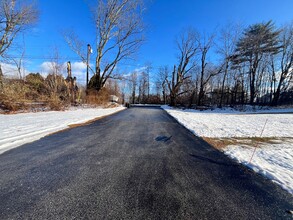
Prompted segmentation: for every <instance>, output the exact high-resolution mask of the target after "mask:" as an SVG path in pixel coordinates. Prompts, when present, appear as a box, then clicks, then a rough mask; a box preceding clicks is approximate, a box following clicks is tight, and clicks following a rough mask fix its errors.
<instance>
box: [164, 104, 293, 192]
mask: <svg viewBox="0 0 293 220" xmlns="http://www.w3.org/2000/svg"><path fill="white" fill-rule="evenodd" d="M162 108H163V109H164V110H166V111H167V112H168V113H169V114H170V115H171V116H172V117H174V118H175V119H176V120H177V121H178V122H179V123H181V124H182V125H184V126H185V127H186V128H187V129H189V130H190V131H192V132H193V133H194V134H195V135H197V136H201V137H209V138H218V139H221V138H234V139H235V138H236V139H237V138H251V137H270V138H273V139H275V140H276V141H275V143H274V142H273V141H270V142H268V143H262V144H261V145H259V146H258V148H257V149H256V152H255V155H254V156H253V159H252V161H251V162H250V159H251V156H252V154H253V151H254V149H255V148H254V146H251V145H250V146H249V145H245V144H240V143H239V144H236V145H230V146H228V147H226V148H224V149H223V151H224V153H225V154H227V155H228V156H229V157H231V158H233V159H235V160H236V161H238V162H239V163H242V164H244V165H246V166H248V167H249V168H251V169H252V170H254V171H255V172H258V173H260V174H262V175H264V176H266V177H267V178H269V179H271V180H272V181H273V182H275V183H277V184H279V185H280V186H281V187H283V188H284V189H285V190H287V191H288V192H289V193H291V194H293V126H292V125H293V114H292V113H293V109H292V108H291V109H290V108H288V109H266V110H248V111H246V112H239V111H235V110H233V109H224V110H221V109H216V110H213V111H211V110H208V111H199V110H191V109H188V110H180V109H173V108H170V107H168V106H162ZM280 113H288V114H280ZM265 124H266V126H265ZM262 130H263V133H262ZM261 134H262V135H261ZM259 147H260V148H259Z"/></svg>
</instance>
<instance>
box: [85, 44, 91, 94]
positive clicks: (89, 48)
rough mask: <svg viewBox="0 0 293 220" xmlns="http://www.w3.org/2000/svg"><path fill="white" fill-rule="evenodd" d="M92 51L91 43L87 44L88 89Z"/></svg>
mask: <svg viewBox="0 0 293 220" xmlns="http://www.w3.org/2000/svg"><path fill="white" fill-rule="evenodd" d="M91 53H92V48H91V45H90V44H88V45H87V59H86V89H88V85H89V60H90V54H91Z"/></svg>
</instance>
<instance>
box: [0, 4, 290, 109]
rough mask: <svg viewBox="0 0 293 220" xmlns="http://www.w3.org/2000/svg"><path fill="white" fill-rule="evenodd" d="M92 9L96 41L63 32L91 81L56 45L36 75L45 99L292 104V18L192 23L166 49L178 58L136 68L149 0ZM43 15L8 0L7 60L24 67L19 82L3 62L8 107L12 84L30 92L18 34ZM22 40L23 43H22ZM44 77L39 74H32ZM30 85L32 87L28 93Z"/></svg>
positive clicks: (0, 35)
mask: <svg viewBox="0 0 293 220" xmlns="http://www.w3.org/2000/svg"><path fill="white" fill-rule="evenodd" d="M88 9H89V12H90V13H91V21H92V24H93V25H92V30H93V33H95V35H94V36H92V37H93V38H94V43H91V45H90V44H89V43H88V42H87V43H86V41H85V40H84V39H83V38H82V37H83V35H82V34H81V33H77V32H75V31H74V30H67V31H63V32H62V35H63V43H64V44H65V45H66V46H67V47H68V48H70V49H71V50H72V51H73V52H74V54H75V55H76V56H77V57H78V61H79V62H81V63H82V64H84V65H85V66H86V71H87V72H83V73H82V74H83V75H84V77H86V81H85V82H81V81H80V79H79V78H74V76H73V75H71V69H70V74H69V72H68V71H67V72H66V70H65V69H66V67H65V66H66V65H67V63H70V61H69V62H68V60H65V58H64V57H62V56H61V55H60V54H59V51H58V47H56V49H55V50H54V51H55V52H54V55H53V58H52V59H51V60H46V62H47V63H49V64H50V66H51V68H50V70H47V72H46V74H44V75H38V77H37V79H36V80H37V81H38V80H40V78H42V80H41V81H45V80H46V85H45V86H44V85H41V86H42V87H46V91H47V92H46V93H45V94H47V97H46V101H48V100H50V102H51V101H52V100H55V101H54V102H55V103H60V105H64V104H65V103H69V104H76V103H81V104H82V103H95V104H97V103H101V102H107V101H108V96H111V95H114V96H117V97H119V98H120V99H119V102H120V103H121V104H124V103H125V102H128V103H133V104H135V103H140V104H148V103H155V104H169V105H171V106H177V105H182V106H185V107H196V108H205V107H212V106H213V107H214V106H217V107H220V108H221V107H223V106H236V105H247V104H249V105H272V106H276V105H287V104H288V105H291V104H293V82H292V81H293V74H292V65H293V24H292V23H291V24H286V25H283V26H277V25H275V23H274V22H273V21H266V22H259V23H254V24H250V25H247V26H240V25H237V24H236V23H235V24H233V23H230V24H229V25H226V26H222V27H218V28H217V29H216V30H215V31H214V32H212V33H204V32H202V31H200V30H197V29H196V27H189V28H185V29H183V30H181V31H180V32H179V33H178V35H177V36H173V38H174V39H175V43H174V44H173V45H169V47H170V48H172V47H173V48H174V52H175V53H176V55H175V56H174V55H173V54H171V53H167V54H166V56H168V57H169V58H170V60H172V59H171V58H172V57H174V58H176V60H175V61H172V62H169V63H167V62H166V63H160V65H152V63H156V60H151V59H149V58H148V60H147V61H148V62H145V63H147V64H139V65H140V67H139V68H135V65H136V64H134V65H133V62H134V61H135V62H138V61H136V60H135V58H136V56H137V54H138V52H139V49H140V48H141V46H142V45H143V44H144V43H147V39H146V38H145V33H146V28H145V26H146V25H145V22H144V20H143V15H144V11H145V5H144V2H143V1H141V0H123V1H122V0H101V1H95V2H91V3H89V4H88ZM38 16H39V11H38V9H37V7H36V5H35V4H33V3H32V2H31V1H25V2H20V1H16V0H13V1H8V0H2V1H1V8H0V19H1V31H0V55H1V65H2V64H3V65H5V64H7V63H8V64H11V65H14V66H15V68H16V69H17V80H13V79H8V78H9V77H7V76H6V75H7V74H6V72H5V71H4V72H3V70H2V69H1V65H0V89H1V103H0V104H1V105H2V106H3V105H4V103H8V102H9V100H12V102H17V101H16V100H15V97H18V96H17V95H12V94H14V91H19V90H18V89H15V90H14V91H11V92H8V90H9V88H14V86H15V85H19V86H20V87H22V88H20V90H21V89H22V90H21V91H24V90H23V88H26V86H25V85H28V84H29V82H28V78H27V77H26V75H28V74H29V73H30V72H26V70H25V68H24V62H27V61H29V59H27V58H26V57H27V56H26V54H25V52H26V45H25V43H24V40H23V42H22V43H21V41H20V39H19V36H21V34H24V33H25V32H26V30H30V29H31V28H32V27H33V25H34V24H36V22H37V20H38ZM15 39H18V41H17V43H18V44H20V45H21V46H18V45H16V44H15ZM163 40H164V39H158V41H163ZM14 44H15V47H18V49H20V54H21V55H17V56H16V57H15V54H14V55H12V54H13V53H15V51H13V49H12V48H11V46H12V45H14ZM46 62H45V63H46ZM128 62H130V63H132V64H130V65H129V63H128ZM131 65H132V66H131ZM137 65H138V64H137ZM72 71H74V68H73V69H72ZM37 74H38V72H33V73H32V75H30V77H29V78H30V79H31V78H32V76H35V75H37ZM66 77H67V78H66ZM69 79H70V80H69ZM73 79H74V88H77V87H78V88H80V89H81V90H80V91H79V95H75V94H71V93H72V91H73V89H72V88H73V86H72V85H73ZM68 80H69V81H70V82H69V81H68ZM13 83H14V85H11V84H13ZM75 84H76V85H75ZM77 84H78V85H77ZM64 86H65V87H66V86H67V87H68V88H66V89H63V90H64V91H65V90H66V91H67V90H68V91H71V92H69V93H68V91H67V92H66V95H64V92H63V90H62V89H61V90H62V91H61V90H60V88H63V87H64ZM69 87H70V88H69ZM29 88H32V87H31V86H28V88H26V90H27V89H28V90H29ZM74 91H75V90H74ZM35 92H36V91H35V90H33V91H31V93H32V94H34V95H31V94H30V92H29V91H26V92H17V94H22V97H33V96H34V97H36V93H35ZM75 92H76V91H75ZM67 93H68V94H67ZM9 94H10V95H9ZM42 99H44V96H43V93H40V94H39V96H38V98H35V99H33V100H31V99H29V101H34V102H38V101H39V100H42ZM77 99H78V101H77ZM5 105H7V104H5ZM9 108H10V107H9Z"/></svg>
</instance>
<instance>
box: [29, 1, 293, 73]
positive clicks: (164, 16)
mask: <svg viewBox="0 0 293 220" xmlns="http://www.w3.org/2000/svg"><path fill="white" fill-rule="evenodd" d="M84 2H85V1H84V0H39V9H40V19H39V22H38V23H37V25H36V26H35V27H34V29H33V30H31V31H29V32H28V33H26V35H25V44H26V48H27V49H26V56H28V57H31V58H34V59H31V60H30V62H29V66H28V67H27V68H28V69H30V70H32V71H38V68H39V66H40V65H41V63H42V62H45V61H48V57H50V56H51V55H52V48H53V47H58V48H59V52H60V54H61V57H63V58H64V62H65V61H67V60H71V61H72V62H74V61H78V57H77V56H76V55H75V54H74V53H73V52H71V50H70V49H69V47H68V46H67V44H66V42H65V41H64V39H63V37H62V35H61V32H62V30H64V29H74V30H75V32H76V33H77V34H78V35H79V36H80V38H81V39H82V40H84V42H85V50H86V44H87V43H91V44H94V39H95V36H94V33H95V32H94V31H95V29H94V25H93V21H92V19H91V15H90V13H89V10H88V7H87V5H86V4H85V3H84ZM292 10H293V0H181V1H180V0H177V1H175V0H148V3H147V11H146V14H145V17H144V21H145V23H146V25H147V26H148V30H147V32H146V38H147V41H146V43H145V44H144V46H143V47H142V48H141V50H140V52H139V54H138V56H137V60H136V61H135V62H134V63H133V64H132V65H133V69H134V68H135V66H137V67H139V66H143V65H144V64H145V63H146V62H152V63H153V65H154V66H155V67H158V66H161V65H173V64H175V63H174V62H175V61H176V56H175V54H176V51H175V44H174V39H175V36H176V35H177V34H178V33H179V32H180V31H181V30H182V29H183V28H186V27H193V28H195V29H197V30H198V31H199V32H201V33H203V32H204V33H207V34H208V33H212V32H215V31H216V29H217V28H218V29H219V28H220V27H222V26H224V25H225V24H227V23H229V22H230V23H231V22H235V23H243V24H246V25H249V24H253V23H256V22H262V21H268V20H270V19H272V20H273V21H274V22H275V24H276V25H280V24H285V23H289V22H290V21H292V19H293V13H292ZM131 68H132V67H129V69H128V70H129V71H130V70H131Z"/></svg>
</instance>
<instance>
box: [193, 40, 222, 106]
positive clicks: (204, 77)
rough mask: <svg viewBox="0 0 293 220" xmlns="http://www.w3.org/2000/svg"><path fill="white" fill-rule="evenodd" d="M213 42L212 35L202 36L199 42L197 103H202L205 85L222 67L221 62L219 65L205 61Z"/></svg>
mask: <svg viewBox="0 0 293 220" xmlns="http://www.w3.org/2000/svg"><path fill="white" fill-rule="evenodd" d="M213 44H214V36H210V37H208V38H202V39H201V41H200V43H199V51H200V53H199V56H200V73H199V74H200V75H199V93H198V99H197V105H199V106H201V105H203V101H204V100H203V99H204V96H205V93H206V91H205V90H206V86H207V85H208V83H209V81H210V79H211V78H212V77H213V76H215V75H218V74H219V73H220V72H221V71H222V69H223V64H222V65H221V66H219V67H218V66H215V65H212V64H211V63H208V61H207V54H208V52H209V51H210V49H211V48H212V46H213Z"/></svg>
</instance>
